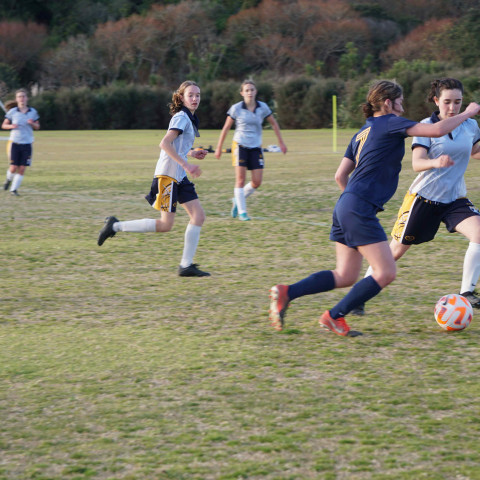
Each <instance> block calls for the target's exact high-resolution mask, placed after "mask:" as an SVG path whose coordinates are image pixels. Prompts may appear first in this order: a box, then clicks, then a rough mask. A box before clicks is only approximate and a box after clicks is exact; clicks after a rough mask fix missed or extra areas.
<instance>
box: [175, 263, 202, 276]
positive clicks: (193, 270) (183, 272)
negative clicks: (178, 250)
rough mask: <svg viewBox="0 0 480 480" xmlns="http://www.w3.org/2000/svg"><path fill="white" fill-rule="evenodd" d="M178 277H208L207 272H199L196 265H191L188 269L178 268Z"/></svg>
mask: <svg viewBox="0 0 480 480" xmlns="http://www.w3.org/2000/svg"><path fill="white" fill-rule="evenodd" d="M178 276H179V277H209V276H210V274H209V273H208V272H204V271H202V270H200V269H199V268H198V266H197V264H196V263H192V264H191V265H189V266H188V267H178Z"/></svg>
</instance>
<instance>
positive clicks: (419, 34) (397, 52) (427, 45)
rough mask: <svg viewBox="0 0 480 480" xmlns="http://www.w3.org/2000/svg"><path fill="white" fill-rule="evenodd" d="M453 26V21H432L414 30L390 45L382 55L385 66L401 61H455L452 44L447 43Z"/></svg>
mask: <svg viewBox="0 0 480 480" xmlns="http://www.w3.org/2000/svg"><path fill="white" fill-rule="evenodd" d="M452 26H453V20H452V19H443V20H437V19H432V20H429V21H427V22H425V23H424V24H423V25H421V26H420V27H417V28H416V29H415V30H412V31H411V32H410V33H409V34H408V35H406V36H405V37H403V38H401V39H400V40H399V41H397V42H396V43H394V44H393V45H390V47H389V48H388V50H387V51H386V52H385V53H384V54H382V55H381V58H382V60H383V61H384V64H385V65H386V66H388V67H390V66H391V65H392V64H393V63H394V62H396V61H397V60H400V59H404V60H407V61H411V60H415V59H419V60H427V61H428V60H438V61H442V60H444V59H446V58H451V59H454V58H455V55H454V54H453V51H452V49H451V43H450V42H446V41H445V39H446V38H448V34H449V32H450V30H451V29H452Z"/></svg>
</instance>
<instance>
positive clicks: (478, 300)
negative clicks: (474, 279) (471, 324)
mask: <svg viewBox="0 0 480 480" xmlns="http://www.w3.org/2000/svg"><path fill="white" fill-rule="evenodd" d="M475 293H477V292H475V291H473V292H463V293H461V294H460V295H461V296H462V297H465V298H466V299H467V300H468V301H469V302H470V305H471V306H472V308H480V297H477V296H476V295H475Z"/></svg>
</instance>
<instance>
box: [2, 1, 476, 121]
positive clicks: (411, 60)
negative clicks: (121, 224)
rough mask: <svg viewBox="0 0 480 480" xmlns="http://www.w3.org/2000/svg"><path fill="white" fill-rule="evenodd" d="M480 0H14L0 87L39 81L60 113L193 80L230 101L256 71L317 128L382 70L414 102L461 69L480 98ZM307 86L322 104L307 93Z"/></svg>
mask: <svg viewBox="0 0 480 480" xmlns="http://www.w3.org/2000/svg"><path fill="white" fill-rule="evenodd" d="M477 5H478V0H450V1H446V0H405V1H402V2H392V1H391V0H377V1H375V2H373V1H369V0H293V1H290V0H288V1H287V0H262V1H259V0H225V1H220V0H183V1H163V2H154V1H152V0H75V1H73V0H47V1H45V2H37V1H35V0H25V1H24V2H21V7H20V2H17V1H16V0H4V2H2V4H1V5H0V16H1V17H0V18H3V20H2V21H0V96H2V98H4V97H5V96H6V95H8V94H9V93H10V92H11V91H12V90H13V89H15V88H18V86H28V87H34V89H35V91H34V93H36V92H41V93H40V94H39V95H38V96H37V97H38V99H37V97H35V101H36V102H38V104H39V107H40V104H42V107H43V106H49V107H50V110H52V111H53V110H55V108H54V106H55V105H56V104H58V105H60V104H62V102H63V100H62V98H63V99H67V98H68V97H69V96H71V97H72V99H71V101H74V98H76V97H78V96H82V95H83V96H84V97H85V98H86V97H89V98H90V97H91V98H92V99H95V100H92V101H91V105H97V106H99V105H101V104H102V101H103V100H105V99H106V98H109V99H110V100H111V101H113V100H112V99H113V98H114V97H115V95H123V96H125V95H126V94H125V92H130V93H129V95H126V97H127V98H134V97H135V100H132V101H133V102H134V104H135V102H136V103H137V105H138V102H139V101H140V100H139V99H140V97H138V96H137V94H138V95H144V96H145V98H147V97H148V98H151V96H150V94H151V93H152V92H153V93H156V94H158V95H159V96H160V97H161V98H163V93H162V92H171V90H172V89H173V88H174V87H175V86H177V85H178V84H179V83H180V82H181V81H183V80H184V79H186V78H189V79H193V80H196V81H198V82H199V83H200V85H201V87H202V93H204V92H205V93H207V97H208V96H209V94H208V92H212V95H213V93H214V94H215V95H213V96H214V97H221V101H219V102H220V103H221V104H222V102H223V100H224V99H228V101H232V98H233V99H234V100H235V101H238V100H239V98H238V95H237V92H236V91H234V92H232V85H233V83H235V82H236V83H238V82H240V81H241V80H242V79H243V78H245V77H253V78H254V79H255V80H256V81H257V82H259V83H261V84H263V85H264V86H265V87H264V89H265V93H266V95H267V97H268V98H265V99H266V100H270V102H271V104H272V106H275V108H276V110H278V111H277V114H278V115H279V116H281V113H280V112H281V111H282V108H286V110H287V111H288V109H290V115H291V116H292V113H293V112H292V110H291V108H292V107H294V108H295V109H299V108H302V109H309V110H310V111H311V116H312V118H313V120H312V121H311V122H310V123H312V122H313V123H314V126H313V127H312V128H318V127H322V126H328V124H329V122H331V117H330V116H329V115H327V114H326V113H323V112H322V111H321V108H323V107H325V106H326V105H325V101H327V100H325V101H324V100H321V99H323V98H330V101H331V95H332V94H336V95H338V96H339V97H340V115H339V117H340V120H341V121H342V122H343V124H344V125H347V126H348V125H350V124H355V123H356V122H358V115H357V114H356V108H357V107H358V102H359V100H360V98H359V97H360V96H361V94H362V89H364V88H365V87H364V85H365V84H367V83H368V81H369V80H370V79H372V78H376V77H380V76H382V77H387V76H388V77H389V78H396V79H397V80H399V81H400V78H403V86H404V87H405V88H406V90H407V91H406V97H407V101H409V102H410V103H413V100H412V99H410V100H409V98H408V95H407V94H408V93H409V91H412V92H414V91H416V90H417V86H416V85H415V82H420V83H422V81H421V80H420V78H422V77H424V76H425V75H442V76H443V75H451V74H452V73H451V72H457V73H458V74H459V75H461V79H462V80H464V79H467V84H468V95H471V96H473V95H475V93H476V92H477V91H478V90H479V88H480V86H479V83H478V80H477V81H474V78H475V77H476V78H478V68H479V66H480V65H479V60H478V57H477V55H476V53H475V52H476V51H478V47H479V46H480V35H479V33H480V23H479V20H480V11H479V10H478V8H476V7H477ZM392 75H393V76H394V77H392ZM215 89H220V91H215ZM109 90H110V93H107V92H108V91H109ZM237 90H238V89H237ZM75 91H77V93H75ZM286 91H288V92H289V94H288V95H286V94H285V92H286ZM120 92H123V93H120ZM132 92H136V93H135V95H133V94H132ZM268 92H270V93H268ZM147 93H148V94H147ZM306 94H308V95H309V97H308V98H311V99H312V102H316V104H317V108H314V107H312V106H311V105H309V104H308V103H309V102H308V101H305V99H304V97H303V96H302V95H306ZM169 95H171V94H170V93H169V94H168V95H167V96H169ZM269 95H270V96H269ZM41 97H44V98H43V99H41ZM210 97H211V95H210ZM212 98H213V97H212ZM102 99H103V100H102ZM361 100H363V99H361ZM361 100H360V101H361ZM105 101H106V100H105ZM161 101H162V102H163V100H161ZM167 101H168V100H167ZM32 102H33V100H32ZM107 103H108V102H107ZM154 103H156V102H154ZM163 103H165V102H163ZM422 103H423V101H422ZM134 104H133V105H132V108H133V107H134ZM286 105H288V107H285V106H286ZM210 107H212V105H210ZM40 108H41V107H40ZM99 108H100V107H99ZM212 108H213V107H212ZM90 109H94V107H93V106H90ZM327 110H330V109H328V108H327ZM423 110H425V107H423ZM210 111H211V110H210ZM410 111H411V110H410ZM224 113H225V112H224V111H222V118H224ZM42 117H43V115H42ZM147 117H148V118H154V117H156V116H155V115H153V116H152V115H149V116H147ZM98 118H99V117H98ZM90 123H91V124H92V125H95V122H94V121H93V120H92V121H91V122H90ZM96 123H97V124H102V122H99V121H97V122H96ZM103 123H104V124H105V122H103ZM162 123H163V121H162ZM220 123H221V121H220ZM302 123H303V124H305V121H300V115H298V119H294V118H291V119H290V120H289V124H291V125H294V126H298V127H299V128H305V125H302ZM147 124H148V122H147ZM291 125H288V124H284V123H283V122H282V126H284V127H285V128H289V127H291ZM216 127H217V125H215V128H216ZM309 127H310V126H308V128H309ZM94 128H95V127H94ZM97 128H101V127H97ZM105 128H112V127H108V126H107V127H105ZM145 128H148V127H145ZM154 128H157V126H156V127H154ZM292 128H294V127H292Z"/></svg>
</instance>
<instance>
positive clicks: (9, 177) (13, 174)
mask: <svg viewBox="0 0 480 480" xmlns="http://www.w3.org/2000/svg"><path fill="white" fill-rule="evenodd" d="M14 176H15V173H13V172H11V171H10V169H8V170H7V180H10V181H12V180H13V177H14Z"/></svg>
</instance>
